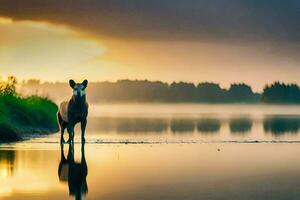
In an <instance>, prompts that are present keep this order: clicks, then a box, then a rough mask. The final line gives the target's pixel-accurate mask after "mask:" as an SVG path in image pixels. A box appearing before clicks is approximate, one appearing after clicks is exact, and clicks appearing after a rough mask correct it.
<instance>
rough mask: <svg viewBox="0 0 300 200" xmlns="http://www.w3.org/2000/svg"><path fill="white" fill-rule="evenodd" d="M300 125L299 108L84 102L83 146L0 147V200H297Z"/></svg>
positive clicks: (47, 139)
mask: <svg viewBox="0 0 300 200" xmlns="http://www.w3.org/2000/svg"><path fill="white" fill-rule="evenodd" d="M299 129H300V107H299V106H266V105H201V104H167V105H166V104H127V105H126V104H112V105H97V106H91V110H90V116H89V119H88V130H87V133H86V143H85V145H81V143H80V134H79V127H77V129H76V132H77V134H76V133H75V134H76V136H75V145H74V146H69V144H64V145H63V146H60V145H59V143H58V141H59V137H60V135H59V134H58V133H57V134H53V135H49V136H43V137H40V138H35V139H30V140H27V141H24V142H20V143H14V144H3V145H1V146H0V199H72V198H73V199H76V198H77V199H80V198H82V199H108V200H110V199H111V200H117V199H123V200H124V199H125V200H126V199H128V200H129V199H136V200H143V199H145V200H148V199H149V200H150V199H212V200H218V199H226V200H227V199H228V200H232V199H249V200H253V199H261V200H265V199H284V200H286V199H299V198H300V190H299V186H300V156H299V155H300V134H299ZM65 138H66V139H67V134H65Z"/></svg>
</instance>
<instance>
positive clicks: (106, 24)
mask: <svg viewBox="0 0 300 200" xmlns="http://www.w3.org/2000/svg"><path fill="white" fill-rule="evenodd" d="M299 10H300V2H299V1H297V0H286V1H282V0H272V1H270V0H251V1H250V0H226V1H224V0H203V1H200V0H128V1H127V0H0V44H1V45H0V75H1V76H2V77H5V76H7V75H16V76H17V77H18V78H20V79H28V78H39V79H42V80H45V81H46V80H50V81H56V80H60V81H66V80H68V79H69V78H74V79H78V80H82V79H84V78H87V79H89V80H91V81H97V80H99V81H103V80H111V81H114V80H117V79H124V78H129V79H149V80H162V81H167V82H171V81H180V80H182V81H189V82H194V83H198V82H202V81H213V82H217V83H220V84H221V85H222V86H224V87H228V85H229V84H230V83H232V82H246V83H247V84H250V85H251V86H252V87H253V89H254V90H255V91H261V90H262V88H263V86H264V84H266V83H271V82H273V81H276V80H280V81H284V82H296V83H299V84H300V78H299V77H300V73H299V72H300V56H299V52H300V21H299V18H300V12H299Z"/></svg>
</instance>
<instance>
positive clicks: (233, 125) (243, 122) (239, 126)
mask: <svg viewBox="0 0 300 200" xmlns="http://www.w3.org/2000/svg"><path fill="white" fill-rule="evenodd" d="M229 128H230V132H231V133H246V132H249V131H251V128H252V120H251V119H249V118H237V119H231V120H230V121H229Z"/></svg>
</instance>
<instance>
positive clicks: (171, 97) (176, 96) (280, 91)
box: [21, 80, 300, 103]
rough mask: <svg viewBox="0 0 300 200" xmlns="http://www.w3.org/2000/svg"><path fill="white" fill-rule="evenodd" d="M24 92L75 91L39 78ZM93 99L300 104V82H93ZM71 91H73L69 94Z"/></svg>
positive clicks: (90, 89) (25, 85)
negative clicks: (258, 87) (257, 88)
mask: <svg viewBox="0 0 300 200" xmlns="http://www.w3.org/2000/svg"><path fill="white" fill-rule="evenodd" d="M21 89H22V90H23V91H26V92H27V93H28V92H29V93H30V92H31V93H32V92H35V93H42V94H46V95H47V96H49V97H54V98H56V99H57V98H60V97H64V98H65V96H69V95H66V94H69V93H70V92H71V90H70V88H69V86H68V84H67V83H63V82H56V83H51V82H45V83H41V82H40V81H39V80H28V81H23V82H22V84H21ZM87 90H88V91H87V93H88V97H89V100H90V101H91V102H93V103H97V102H195V103H196V102H199V103H260V102H263V103H300V89H299V87H298V85H296V84H285V83H280V82H275V83H273V84H271V85H266V86H265V88H264V89H263V92H262V93H256V92H253V90H252V88H251V86H249V85H247V84H245V83H233V84H231V85H230V87H229V88H228V89H227V88H221V87H220V85H219V84H216V83H210V82H203V83H199V84H197V85H195V84H194V83H188V82H173V83H171V84H168V83H165V82H161V81H148V80H118V81H116V82H109V81H105V82H90V83H89V87H88V88H87ZM68 92H69V93H68Z"/></svg>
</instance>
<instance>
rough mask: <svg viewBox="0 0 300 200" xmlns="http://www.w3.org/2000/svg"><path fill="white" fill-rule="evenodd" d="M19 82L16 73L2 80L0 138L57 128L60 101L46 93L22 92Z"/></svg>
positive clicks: (19, 138)
mask: <svg viewBox="0 0 300 200" xmlns="http://www.w3.org/2000/svg"><path fill="white" fill-rule="evenodd" d="M16 83H17V81H16V79H15V78H14V77H9V78H8V80H7V81H2V82H0V142H9V141H17V140H22V139H24V138H26V137H28V136H32V135H34V134H42V133H43V134H45V133H51V132H56V131H57V130H58V126H57V120H56V112H57V106H56V104H54V103H53V102H52V101H51V100H49V99H47V98H43V97H38V96H29V97H22V96H20V95H18V94H17V93H16V86H15V85H16ZM30 134H31V135H30Z"/></svg>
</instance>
